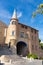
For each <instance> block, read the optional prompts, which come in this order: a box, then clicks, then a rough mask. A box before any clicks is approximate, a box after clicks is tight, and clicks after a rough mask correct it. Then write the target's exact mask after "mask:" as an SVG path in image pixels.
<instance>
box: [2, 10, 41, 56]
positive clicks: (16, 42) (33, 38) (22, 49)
mask: <svg viewBox="0 0 43 65" xmlns="http://www.w3.org/2000/svg"><path fill="white" fill-rule="evenodd" d="M4 34H5V35H4V37H5V41H4V43H5V44H9V43H11V44H10V46H15V47H16V51H17V54H18V55H24V56H25V55H26V54H27V53H32V54H36V55H38V56H40V54H39V52H40V49H39V36H38V30H36V29H34V28H32V27H30V26H27V25H24V24H21V23H19V21H18V19H17V13H16V11H14V13H13V16H12V18H11V20H10V24H9V26H8V28H7V27H5V32H4ZM3 39H4V38H3Z"/></svg>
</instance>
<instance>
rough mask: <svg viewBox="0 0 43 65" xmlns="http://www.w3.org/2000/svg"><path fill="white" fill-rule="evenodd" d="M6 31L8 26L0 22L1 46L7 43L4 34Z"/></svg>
mask: <svg viewBox="0 0 43 65" xmlns="http://www.w3.org/2000/svg"><path fill="white" fill-rule="evenodd" d="M5 29H7V25H6V24H5V23H3V22H2V21H0V44H1V45H2V44H4V43H5V33H4V32H5Z"/></svg>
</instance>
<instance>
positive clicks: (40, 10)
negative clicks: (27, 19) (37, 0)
mask: <svg viewBox="0 0 43 65" xmlns="http://www.w3.org/2000/svg"><path fill="white" fill-rule="evenodd" d="M37 14H43V4H40V5H39V6H38V8H37V10H36V11H35V12H34V13H32V17H33V18H34V17H35V16H36V15H37Z"/></svg>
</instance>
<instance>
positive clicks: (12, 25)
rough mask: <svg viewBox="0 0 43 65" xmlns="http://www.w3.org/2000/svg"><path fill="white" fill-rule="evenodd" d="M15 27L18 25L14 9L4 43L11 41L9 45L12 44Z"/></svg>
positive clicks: (15, 32) (15, 34)
mask: <svg viewBox="0 0 43 65" xmlns="http://www.w3.org/2000/svg"><path fill="white" fill-rule="evenodd" d="M17 27H18V19H17V12H16V10H14V13H13V16H12V18H11V20H10V24H9V26H8V29H7V36H6V43H7V44H8V43H9V42H11V45H14V44H15V43H16V40H17Z"/></svg>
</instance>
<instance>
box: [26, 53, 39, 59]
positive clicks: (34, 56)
mask: <svg viewBox="0 0 43 65" xmlns="http://www.w3.org/2000/svg"><path fill="white" fill-rule="evenodd" d="M31 57H32V58H34V59H38V56H37V55H35V54H28V55H27V58H31Z"/></svg>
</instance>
